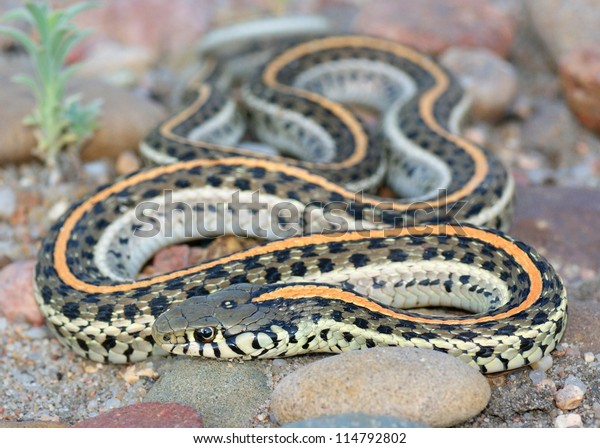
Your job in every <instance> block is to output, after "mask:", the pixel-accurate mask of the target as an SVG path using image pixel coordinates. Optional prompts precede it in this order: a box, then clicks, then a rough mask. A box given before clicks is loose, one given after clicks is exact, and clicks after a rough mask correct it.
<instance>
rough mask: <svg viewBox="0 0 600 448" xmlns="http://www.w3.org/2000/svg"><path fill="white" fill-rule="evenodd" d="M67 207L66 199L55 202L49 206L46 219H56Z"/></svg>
mask: <svg viewBox="0 0 600 448" xmlns="http://www.w3.org/2000/svg"><path fill="white" fill-rule="evenodd" d="M68 208H69V203H68V202H67V201H58V202H56V203H55V204H54V205H53V206H52V207H50V210H48V219H49V220H50V221H56V220H57V219H58V218H60V217H61V216H62V215H63V213H64V212H66V211H67V209H68Z"/></svg>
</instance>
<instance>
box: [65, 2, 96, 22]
mask: <svg viewBox="0 0 600 448" xmlns="http://www.w3.org/2000/svg"><path fill="white" fill-rule="evenodd" d="M98 6H99V3H98V2H83V3H75V4H74V5H71V6H69V7H68V8H67V9H65V10H63V11H62V13H63V15H64V16H65V17H66V18H68V19H72V18H73V17H75V16H76V15H77V14H79V13H81V12H83V11H85V10H87V9H92V8H97V7H98Z"/></svg>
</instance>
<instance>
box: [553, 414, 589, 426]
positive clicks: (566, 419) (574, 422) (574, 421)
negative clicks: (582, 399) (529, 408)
mask: <svg viewBox="0 0 600 448" xmlns="http://www.w3.org/2000/svg"><path fill="white" fill-rule="evenodd" d="M554 427H555V428H582V427H583V422H582V421H581V415H579V414H563V415H559V416H558V417H556V420H554Z"/></svg>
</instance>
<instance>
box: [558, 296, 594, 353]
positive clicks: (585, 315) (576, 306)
mask: <svg viewBox="0 0 600 448" xmlns="http://www.w3.org/2000/svg"><path fill="white" fill-rule="evenodd" d="M568 312H569V314H568V323H567V331H566V332H565V335H564V337H563V342H567V343H569V344H574V345H576V346H577V347H578V348H579V349H581V351H584V352H592V353H600V332H598V322H600V303H597V302H577V301H570V302H569V311H568Z"/></svg>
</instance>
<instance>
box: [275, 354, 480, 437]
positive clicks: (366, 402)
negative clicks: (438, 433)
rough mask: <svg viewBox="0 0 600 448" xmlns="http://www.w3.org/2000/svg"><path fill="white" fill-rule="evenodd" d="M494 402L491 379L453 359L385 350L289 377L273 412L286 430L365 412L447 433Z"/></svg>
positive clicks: (328, 362) (342, 358)
mask: <svg viewBox="0 0 600 448" xmlns="http://www.w3.org/2000/svg"><path fill="white" fill-rule="evenodd" d="M489 399H490V386H489V384H488V382H487V380H486V379H485V377H484V376H483V375H481V374H480V373H479V372H478V371H477V370H475V369H473V368H471V367H469V366H468V365H467V364H465V363H463V362H462V361H460V360H458V359H456V358H454V357H452V356H450V355H447V354H444V353H440V352H435V351H431V350H422V349H416V348H397V347H379V348H372V349H369V350H364V351H355V352H349V353H345V354H342V355H338V356H332V357H329V358H326V359H324V360H321V361H318V362H315V363H313V364H309V365H307V366H305V367H303V368H301V369H299V370H297V371H295V372H294V373H292V374H290V375H288V376H286V377H285V378H284V379H283V380H281V382H280V383H279V384H278V385H277V386H276V388H275V390H274V391H273V395H272V398H271V412H272V418H273V419H274V420H276V421H277V422H279V423H280V424H286V423H290V422H294V421H298V420H304V419H308V418H317V417H323V416H330V415H338V414H345V413H351V412H359V413H363V414H367V415H377V416H389V417H394V418H399V419H404V420H410V421H413V422H422V423H424V424H426V425H430V426H441V427H444V426H452V425H456V424H459V423H461V422H463V421H465V420H467V419H469V418H471V417H473V416H475V415H477V414H478V413H479V412H481V410H483V408H485V406H486V405H487V403H488V401H489Z"/></svg>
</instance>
